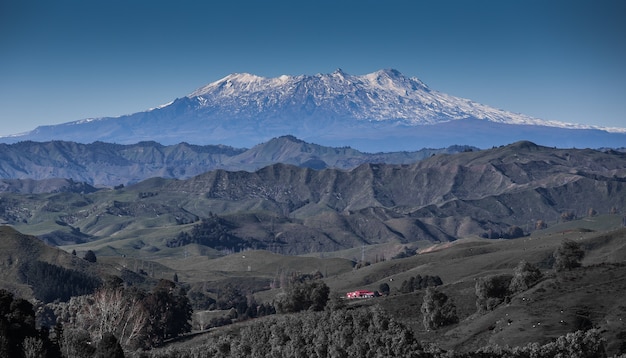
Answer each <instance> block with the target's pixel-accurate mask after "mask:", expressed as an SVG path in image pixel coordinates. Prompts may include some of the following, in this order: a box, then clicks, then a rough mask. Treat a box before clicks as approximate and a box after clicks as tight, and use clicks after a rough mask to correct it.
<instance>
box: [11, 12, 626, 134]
mask: <svg viewBox="0 0 626 358" xmlns="http://www.w3.org/2000/svg"><path fill="white" fill-rule="evenodd" d="M337 68H341V69H343V70H344V71H345V72H347V73H350V74H355V75H361V74H366V73H370V72H374V71H376V70H379V69H382V68H394V69H397V70H399V71H400V72H402V73H403V74H405V75H408V76H411V77H418V78H420V79H421V80H422V81H424V82H425V83H426V84H427V85H429V86H430V87H431V88H433V89H435V90H438V91H441V92H445V93H448V94H451V95H455V96H459V97H464V98H470V99H472V100H475V101H477V102H480V103H484V104H487V105H491V106H493V107H496V108H500V109H505V110H509V111H513V112H520V113H524V114H528V115H532V116H536V117H539V118H543V119H550V120H560V121H565V122H575V123H586V124H593V125H600V126H618V127H626V117H625V113H626V1H623V0H600V1H598V0H594V1H591V0H590V1H577V0H570V1H562V0H552V1H546V0H542V1H536V0H524V1H513V0H507V1H496V0H493V1H485V0H471V1H470V0H458V1H454V0H428V1H426V0H424V1H420V0H388V1H382V0H378V1H373V0H359V1H352V0H333V1H327V0H317V1H271V0H267V1H259V0H248V1H242V0H232V1H228V2H226V1H220V2H209V1H190V0H178V1H159V0H106V1H100V0H91V1H84V0H55V1H49V0H45V1H35V0H2V1H0V123H1V126H0V135H7V134H13V133H18V132H23V131H27V130H31V129H34V128H35V127H36V126H38V125H45V124H57V123H63V122H69V121H73V120H78V119H84V118H88V117H102V116H117V115H122V114H129V113H134V112H138V111H142V110H145V109H148V108H151V107H155V106H158V105H160V104H163V103H166V102H169V101H171V100H173V99H174V98H177V97H182V96H185V95H187V94H189V93H191V92H192V91H193V90H195V89H196V88H198V87H201V86H203V85H205V84H207V83H210V82H213V81H216V80H218V79H220V78H222V77H224V76H226V75H228V74H230V73H234V72H249V73H253V74H257V75H260V76H266V77H274V76H279V75H281V74H290V75H298V74H310V75H313V74H316V73H330V72H332V71H334V70H335V69H337Z"/></svg>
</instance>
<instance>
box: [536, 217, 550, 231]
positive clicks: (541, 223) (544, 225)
mask: <svg viewBox="0 0 626 358" xmlns="http://www.w3.org/2000/svg"><path fill="white" fill-rule="evenodd" d="M546 228H548V224H547V223H546V222H545V221H543V220H541V219H539V220H537V222H535V230H543V229H546Z"/></svg>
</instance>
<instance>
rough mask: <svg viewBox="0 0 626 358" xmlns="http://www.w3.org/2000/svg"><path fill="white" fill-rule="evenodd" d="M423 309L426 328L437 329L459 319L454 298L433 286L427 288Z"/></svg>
mask: <svg viewBox="0 0 626 358" xmlns="http://www.w3.org/2000/svg"><path fill="white" fill-rule="evenodd" d="M421 311H422V314H423V315H424V327H425V328H426V329H437V328H440V327H444V326H447V325H450V324H454V323H457V322H458V321H459V317H458V316H457V315H456V306H455V305H454V303H453V302H452V300H451V299H449V298H448V296H447V295H446V294H445V293H443V292H439V291H437V290H436V289H434V288H432V287H429V288H427V289H426V294H425V295H424V301H423V303H422V308H421Z"/></svg>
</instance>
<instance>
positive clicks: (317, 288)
mask: <svg viewBox="0 0 626 358" xmlns="http://www.w3.org/2000/svg"><path fill="white" fill-rule="evenodd" d="M329 294H330V289H329V288H328V286H327V285H326V284H325V283H324V282H322V281H309V282H304V283H295V284H293V285H292V286H291V287H289V288H288V289H287V290H286V292H285V293H284V294H282V295H281V296H280V297H278V298H277V302H276V304H275V306H276V310H277V311H279V312H282V313H291V312H300V311H306V310H310V311H322V310H324V307H326V303H327V302H328V295H329Z"/></svg>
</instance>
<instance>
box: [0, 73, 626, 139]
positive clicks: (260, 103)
mask: <svg viewBox="0 0 626 358" xmlns="http://www.w3.org/2000/svg"><path fill="white" fill-rule="evenodd" d="M615 132H619V131H615ZM283 135H293V136H295V137H298V138H300V139H303V140H305V141H308V142H312V143H317V144H322V145H327V146H346V145H347V146H352V147H354V148H357V149H360V150H363V151H396V150H417V149H421V148H424V147H431V148H433V147H434V148H442V147H447V146H450V145H455V144H465V145H473V146H477V147H482V148H486V147H491V146H494V145H504V144H509V143H512V142H515V141H519V140H530V141H534V142H536V143H538V144H542V145H547V146H559V147H583V146H586V147H592V148H593V147H601V146H617V147H623V146H626V130H625V131H622V133H609V131H607V130H605V129H603V128H597V127H592V126H584V125H577V124H570V123H563V122H556V121H546V120H542V119H538V118H533V117H530V116H527V115H523V114H518V113H512V112H508V111H503V110H499V109H495V108H493V107H489V106H487V105H483V104H480V103H476V102H474V101H471V100H469V99H464V98H459V97H455V96H451V95H448V94H445V93H442V92H438V91H436V90H433V89H431V88H429V87H428V86H427V85H426V84H424V83H423V82H421V81H420V80H419V79H417V78H410V77H407V76H404V75H403V74H401V73H400V72H398V71H396V70H393V69H385V70H380V71H376V72H373V73H369V74H365V75H358V76H357V75H350V74H347V73H345V72H343V71H342V70H340V69H338V70H336V71H335V72H333V73H330V74H316V75H297V76H287V75H282V76H279V77H276V78H266V77H261V76H256V75H253V74H249V73H235V74H231V75H228V76H226V77H224V78H222V79H220V80H218V81H215V82H213V83H210V84H208V85H206V86H204V87H201V88H199V89H197V90H195V91H194V92H192V93H190V94H189V95H187V96H185V97H182V98H178V99H175V100H174V101H172V102H170V103H167V104H164V105H161V106H158V107H156V108H152V109H149V110H147V111H144V112H139V113H134V114H129V115H125V116H119V117H106V118H88V119H83V120H79V121H74V122H68V123H65V124H60V125H52V126H41V127H38V128H36V129H35V130H33V131H31V132H28V133H26V134H23V135H15V136H10V137H4V138H0V142H7V143H14V142H17V141H20V140H33V141H48V140H67V141H76V142H81V143H90V142H93V141H103V142H113V143H121V144H132V143H137V142H140V141H156V142H160V143H162V144H177V143H180V142H187V143H193V144H201V145H202V144H225V145H230V146H234V147H248V148H249V147H252V146H254V145H256V144H258V143H261V142H265V141H267V140H269V139H271V138H274V137H279V136H283Z"/></svg>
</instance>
